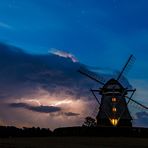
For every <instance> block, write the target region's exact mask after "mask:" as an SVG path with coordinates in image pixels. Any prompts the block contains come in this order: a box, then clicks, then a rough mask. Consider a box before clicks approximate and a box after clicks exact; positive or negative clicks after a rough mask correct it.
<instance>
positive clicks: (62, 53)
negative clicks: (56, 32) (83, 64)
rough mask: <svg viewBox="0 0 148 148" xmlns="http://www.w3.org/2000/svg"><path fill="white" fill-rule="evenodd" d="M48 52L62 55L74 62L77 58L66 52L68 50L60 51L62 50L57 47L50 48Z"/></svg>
mask: <svg viewBox="0 0 148 148" xmlns="http://www.w3.org/2000/svg"><path fill="white" fill-rule="evenodd" d="M49 53H52V54H54V55H57V56H60V57H64V58H69V59H71V60H72V61H73V62H74V63H75V62H78V59H77V58H76V57H75V56H74V55H73V54H71V53H68V52H65V51H62V50H59V49H55V48H52V49H51V50H50V51H49Z"/></svg>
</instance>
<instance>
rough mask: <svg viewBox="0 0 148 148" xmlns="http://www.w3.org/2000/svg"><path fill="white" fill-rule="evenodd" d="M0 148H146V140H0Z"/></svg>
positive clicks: (71, 138) (67, 138)
mask: <svg viewBox="0 0 148 148" xmlns="http://www.w3.org/2000/svg"><path fill="white" fill-rule="evenodd" d="M0 148H148V139H143V138H121V137H118V138H113V137H112V138H103V137H102V138H101V137H49V138H6V139H4V138H3V139H0Z"/></svg>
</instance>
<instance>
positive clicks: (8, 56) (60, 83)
mask: <svg viewBox="0 0 148 148" xmlns="http://www.w3.org/2000/svg"><path fill="white" fill-rule="evenodd" d="M0 59H1V60H0V67H1V69H0V82H1V83H0V121H1V122H2V123H3V124H4V125H15V126H19V127H22V126H26V125H27V126H41V127H50V128H52V129H54V128H56V127H59V126H75V125H81V124H82V123H83V121H84V118H85V117H86V116H89V115H91V114H92V112H93V110H92V108H95V105H98V104H96V103H97V102H96V100H95V99H94V98H93V96H92V95H91V93H90V91H89V88H92V89H93V88H94V89H96V88H99V87H100V85H99V84H98V83H96V82H95V81H92V80H90V79H88V78H86V77H84V76H82V75H81V74H79V73H78V72H77V71H78V69H79V68H80V67H86V66H85V65H83V64H81V63H79V62H72V61H71V60H69V58H63V57H61V56H58V55H55V54H52V53H50V54H48V55H31V54H27V53H25V52H23V50H21V49H18V48H15V47H12V46H9V45H6V44H2V43H0ZM97 70H99V69H97ZM100 75H101V74H100ZM103 76H104V75H103ZM106 77H108V79H109V78H110V77H109V76H108V75H107V76H106ZM8 104H9V105H8ZM8 111H9V112H8ZM10 112H11V114H13V116H11V115H10ZM138 120H141V119H138ZM136 124H137V125H140V124H141V123H140V122H137V123H136Z"/></svg>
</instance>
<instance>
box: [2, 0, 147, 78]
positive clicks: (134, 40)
mask: <svg viewBox="0 0 148 148" xmlns="http://www.w3.org/2000/svg"><path fill="white" fill-rule="evenodd" d="M147 5H148V2H147V0H140V1H139V0H124V1H121V0H103V1H102V0H75V1H73V0H62V1H61V0H21V1H20V0H5V1H1V2H0V32H1V33H0V40H1V41H4V42H8V43H11V44H13V45H16V46H19V47H22V48H23V49H26V51H28V52H33V53H47V51H48V50H49V49H51V48H57V49H61V50H65V51H67V52H71V53H73V54H74V55H75V56H76V57H77V58H78V59H79V60H80V61H81V62H82V63H85V64H88V65H95V66H106V67H113V66H114V65H117V66H118V64H116V62H117V61H119V60H120V59H121V60H122V61H123V60H125V58H127V56H128V54H130V53H133V54H134V55H135V56H136V58H137V59H138V62H139V65H141V66H142V65H143V64H144V65H145V66H146V64H145V63H146V62H145V60H146V59H147V57H148V56H147V54H146V53H147V47H148V43H147V40H148V39H147V38H148V20H147V15H148V9H147ZM102 62H103V63H104V64H103V65H102ZM141 70H144V72H145V73H147V74H148V70H145V69H141ZM138 74H141V73H138ZM141 77H142V76H141Z"/></svg>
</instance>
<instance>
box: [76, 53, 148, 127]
mask: <svg viewBox="0 0 148 148" xmlns="http://www.w3.org/2000/svg"><path fill="white" fill-rule="evenodd" d="M134 61H135V58H134V56H133V55H130V57H129V58H128V60H127V62H126V63H125V65H124V67H123V68H122V70H121V72H120V73H118V75H117V77H116V78H111V79H110V80H108V81H107V82H106V81H105V79H104V78H102V76H100V75H98V74H96V73H94V72H91V71H89V70H88V69H86V68H82V67H81V68H80V69H79V72H80V73H81V74H83V75H85V76H87V77H88V78H90V79H92V80H94V81H96V82H98V83H99V84H101V86H102V87H100V88H99V89H90V91H91V93H92V94H93V96H94V98H95V99H96V101H97V103H98V105H99V111H98V114H97V116H96V120H97V125H98V126H118V127H121V126H126V127H132V120H133V119H132V116H131V114H130V112H129V109H128V105H129V103H130V102H133V103H135V104H137V105H138V106H140V107H142V108H144V109H146V110H147V109H148V107H146V106H145V105H143V104H141V103H139V102H137V101H135V100H134V99H132V97H133V95H134V93H135V91H136V89H131V87H129V85H127V86H126V87H125V86H124V85H123V84H122V83H124V80H125V77H124V75H125V74H126V73H127V72H128V70H129V69H130V67H131V65H132V64H133V63H134ZM98 94H99V95H101V101H100V100H99V98H98V96H97V95H98Z"/></svg>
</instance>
